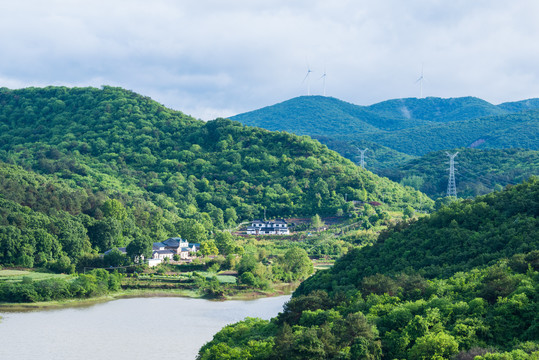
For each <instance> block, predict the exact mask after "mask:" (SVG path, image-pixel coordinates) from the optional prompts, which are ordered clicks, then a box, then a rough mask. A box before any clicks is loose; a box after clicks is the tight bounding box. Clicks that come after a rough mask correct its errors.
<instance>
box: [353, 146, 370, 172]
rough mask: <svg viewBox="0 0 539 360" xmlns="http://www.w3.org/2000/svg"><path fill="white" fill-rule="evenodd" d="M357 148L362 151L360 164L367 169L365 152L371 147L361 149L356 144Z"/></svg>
mask: <svg viewBox="0 0 539 360" xmlns="http://www.w3.org/2000/svg"><path fill="white" fill-rule="evenodd" d="M356 149H357V151H359V152H360V153H361V160H360V163H359V166H361V167H362V168H363V169H365V152H366V151H367V150H369V149H365V150H361V149H360V148H358V147H357V146H356Z"/></svg>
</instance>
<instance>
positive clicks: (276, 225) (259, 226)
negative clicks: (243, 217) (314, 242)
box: [247, 219, 290, 235]
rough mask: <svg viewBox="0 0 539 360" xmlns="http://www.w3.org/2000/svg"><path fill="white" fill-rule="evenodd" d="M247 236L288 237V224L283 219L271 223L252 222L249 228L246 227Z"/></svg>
mask: <svg viewBox="0 0 539 360" xmlns="http://www.w3.org/2000/svg"><path fill="white" fill-rule="evenodd" d="M247 234H249V235H288V234H290V230H289V229H288V223H287V222H286V220H284V219H277V220H273V221H262V220H254V221H253V222H252V223H251V226H248V227H247Z"/></svg>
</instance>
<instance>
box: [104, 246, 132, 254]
mask: <svg viewBox="0 0 539 360" xmlns="http://www.w3.org/2000/svg"><path fill="white" fill-rule="evenodd" d="M114 249H118V250H119V251H120V252H121V253H122V254H127V249H126V248H124V247H121V248H112V249H109V250H107V251H105V252H104V255H108V254H110V253H111V252H112V250H114Z"/></svg>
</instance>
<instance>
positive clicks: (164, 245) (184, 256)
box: [104, 237, 200, 267]
mask: <svg viewBox="0 0 539 360" xmlns="http://www.w3.org/2000/svg"><path fill="white" fill-rule="evenodd" d="M199 249H200V244H193V243H189V242H188V241H187V240H185V239H182V238H179V237H174V238H168V239H166V240H165V241H162V242H155V243H153V246H152V256H151V257H150V258H149V259H144V256H142V259H141V260H143V261H145V262H146V263H147V264H148V266H149V267H153V266H157V265H159V264H161V263H162V262H163V261H165V259H168V260H172V259H173V258H174V255H178V256H179V257H180V259H181V260H190V259H191V257H192V256H193V254H194V253H196V252H197V251H198V250H199ZM118 250H119V251H120V252H121V253H122V254H124V255H127V250H126V248H124V247H122V248H118ZM111 251H112V249H110V250H108V251H105V254H104V255H107V254H109V253H110V252H111Z"/></svg>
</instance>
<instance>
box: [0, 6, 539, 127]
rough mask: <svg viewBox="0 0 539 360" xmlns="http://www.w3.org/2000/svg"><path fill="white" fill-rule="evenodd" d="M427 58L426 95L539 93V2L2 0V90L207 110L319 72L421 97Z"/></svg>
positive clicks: (267, 98)
mask: <svg viewBox="0 0 539 360" xmlns="http://www.w3.org/2000/svg"><path fill="white" fill-rule="evenodd" d="M422 67H423V71H424V83H423V95H424V96H439V97H459V96H477V97H480V98H482V99H485V100H487V101H490V102H492V103H501V102H505V101H514V100H521V99H527V98H532V97H539V1H536V0H513V1H505V0H503V1H502V0H473V1H470V0H423V1H421V0H407V1H402V0H376V1H375V0H332V1H327V0H292V1H291V0H286V1H284V0H282V1H281V0H271V1H269V0H267V1H259V0H196V1H195V0H189V1H188V0H152V1H149V0H84V1H83V0H47V1H43V0H0V87H8V88H21V87H26V86H46V85H65V86H95V87H100V86H101V85H113V86H121V87H124V88H127V89H130V90H133V91H136V92H138V93H141V94H143V95H146V96H150V97H152V98H153V99H155V100H157V101H159V102H160V103H163V104H165V105H166V106H168V107H171V108H173V109H176V110H181V111H183V112H185V113H187V114H190V115H193V116H195V117H197V118H201V119H205V120H208V119H213V118H215V117H218V116H221V117H226V116H231V115H235V114H237V113H241V112H245V111H250V110H254V109H257V108H260V107H263V106H267V105H272V104H275V103H277V102H280V101H284V100H287V99H289V98H292V97H295V96H300V95H306V94H307V91H308V88H310V93H311V94H314V95H316V94H320V95H321V94H322V93H323V91H324V79H325V89H326V94H327V95H328V96H333V97H337V98H339V99H342V100H345V101H349V102H352V103H354V104H358V105H369V104H373V103H376V102H379V101H383V100H387V99H393V98H401V97H419V96H420V87H419V83H416V80H417V79H418V78H419V77H420V75H421V69H422ZM308 68H310V69H311V70H312V73H310V74H309V78H308V79H307V80H306V81H304V78H305V76H306V74H307V70H308ZM324 73H325V74H326V77H325V78H323V77H322V75H323V74H324Z"/></svg>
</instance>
